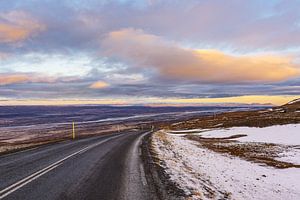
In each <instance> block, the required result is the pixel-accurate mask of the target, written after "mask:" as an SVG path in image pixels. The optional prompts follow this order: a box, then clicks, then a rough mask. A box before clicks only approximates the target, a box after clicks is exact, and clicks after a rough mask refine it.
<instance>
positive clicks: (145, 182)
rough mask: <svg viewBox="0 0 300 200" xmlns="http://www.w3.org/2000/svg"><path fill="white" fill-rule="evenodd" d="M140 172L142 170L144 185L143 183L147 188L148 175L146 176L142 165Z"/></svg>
mask: <svg viewBox="0 0 300 200" xmlns="http://www.w3.org/2000/svg"><path fill="white" fill-rule="evenodd" d="M140 170H141V177H142V183H143V185H144V186H146V185H147V180H146V174H145V170H144V167H143V164H140Z"/></svg>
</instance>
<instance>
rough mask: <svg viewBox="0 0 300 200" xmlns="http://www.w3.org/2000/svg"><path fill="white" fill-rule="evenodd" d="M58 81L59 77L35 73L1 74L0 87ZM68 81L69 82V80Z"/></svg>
mask: <svg viewBox="0 0 300 200" xmlns="http://www.w3.org/2000/svg"><path fill="white" fill-rule="evenodd" d="M57 80H59V79H58V77H50V76H44V75H39V74H33V73H14V74H0V86H6V85H12V84H21V83H54V82H55V81H57ZM66 80H67V81H68V79H66ZM71 80H72V79H71Z"/></svg>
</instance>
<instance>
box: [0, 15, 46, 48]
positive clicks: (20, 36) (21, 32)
mask: <svg viewBox="0 0 300 200" xmlns="http://www.w3.org/2000/svg"><path fill="white" fill-rule="evenodd" d="M43 30H45V25H44V24H42V23H40V22H39V21H37V20H35V19H34V18H33V17H32V16H30V15H29V14H27V13H25V12H23V11H11V12H8V13H1V14H0V43H1V42H2V43H13V42H19V41H22V40H25V39H27V38H29V37H30V36H31V35H34V34H35V33H37V32H40V31H43Z"/></svg>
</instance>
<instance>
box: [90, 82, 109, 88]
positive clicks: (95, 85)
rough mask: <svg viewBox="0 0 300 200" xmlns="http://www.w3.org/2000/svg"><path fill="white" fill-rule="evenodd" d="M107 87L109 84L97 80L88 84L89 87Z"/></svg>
mask: <svg viewBox="0 0 300 200" xmlns="http://www.w3.org/2000/svg"><path fill="white" fill-rule="evenodd" d="M107 87H109V84H108V83H106V82H104V81H97V82H95V83H92V84H91V85H90V86H89V88H91V89H103V88H107Z"/></svg>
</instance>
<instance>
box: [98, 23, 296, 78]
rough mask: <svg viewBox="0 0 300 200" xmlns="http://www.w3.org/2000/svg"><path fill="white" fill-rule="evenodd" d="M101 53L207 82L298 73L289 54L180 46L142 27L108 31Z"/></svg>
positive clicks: (166, 74)
mask: <svg viewBox="0 0 300 200" xmlns="http://www.w3.org/2000/svg"><path fill="white" fill-rule="evenodd" d="M103 43H104V54H105V55H106V56H113V57H117V58H118V59H121V60H123V61H126V62H128V63H129V64H130V65H135V66H139V67H152V68H155V69H156V70H157V71H158V72H159V73H160V75H161V76H163V77H165V78H168V79H170V78H171V79H177V80H189V81H200V82H207V83H224V82H225V83H240V82H278V81H284V80H287V79H290V78H294V77H297V76H299V75H300V71H299V68H298V66H297V65H296V64H295V63H294V60H293V58H292V57H288V56H279V55H256V56H252V55H249V56H247V55H245V56H233V55H228V54H225V53H223V52H221V51H218V50H198V49H190V48H183V47H180V46H179V45H177V44H175V43H172V42H168V41H165V40H163V39H162V38H160V37H157V36H155V35H150V34H146V33H144V32H143V31H142V30H135V29H122V30H120V31H115V32H111V33H110V34H109V35H108V36H107V37H106V39H104V41H103Z"/></svg>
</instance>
